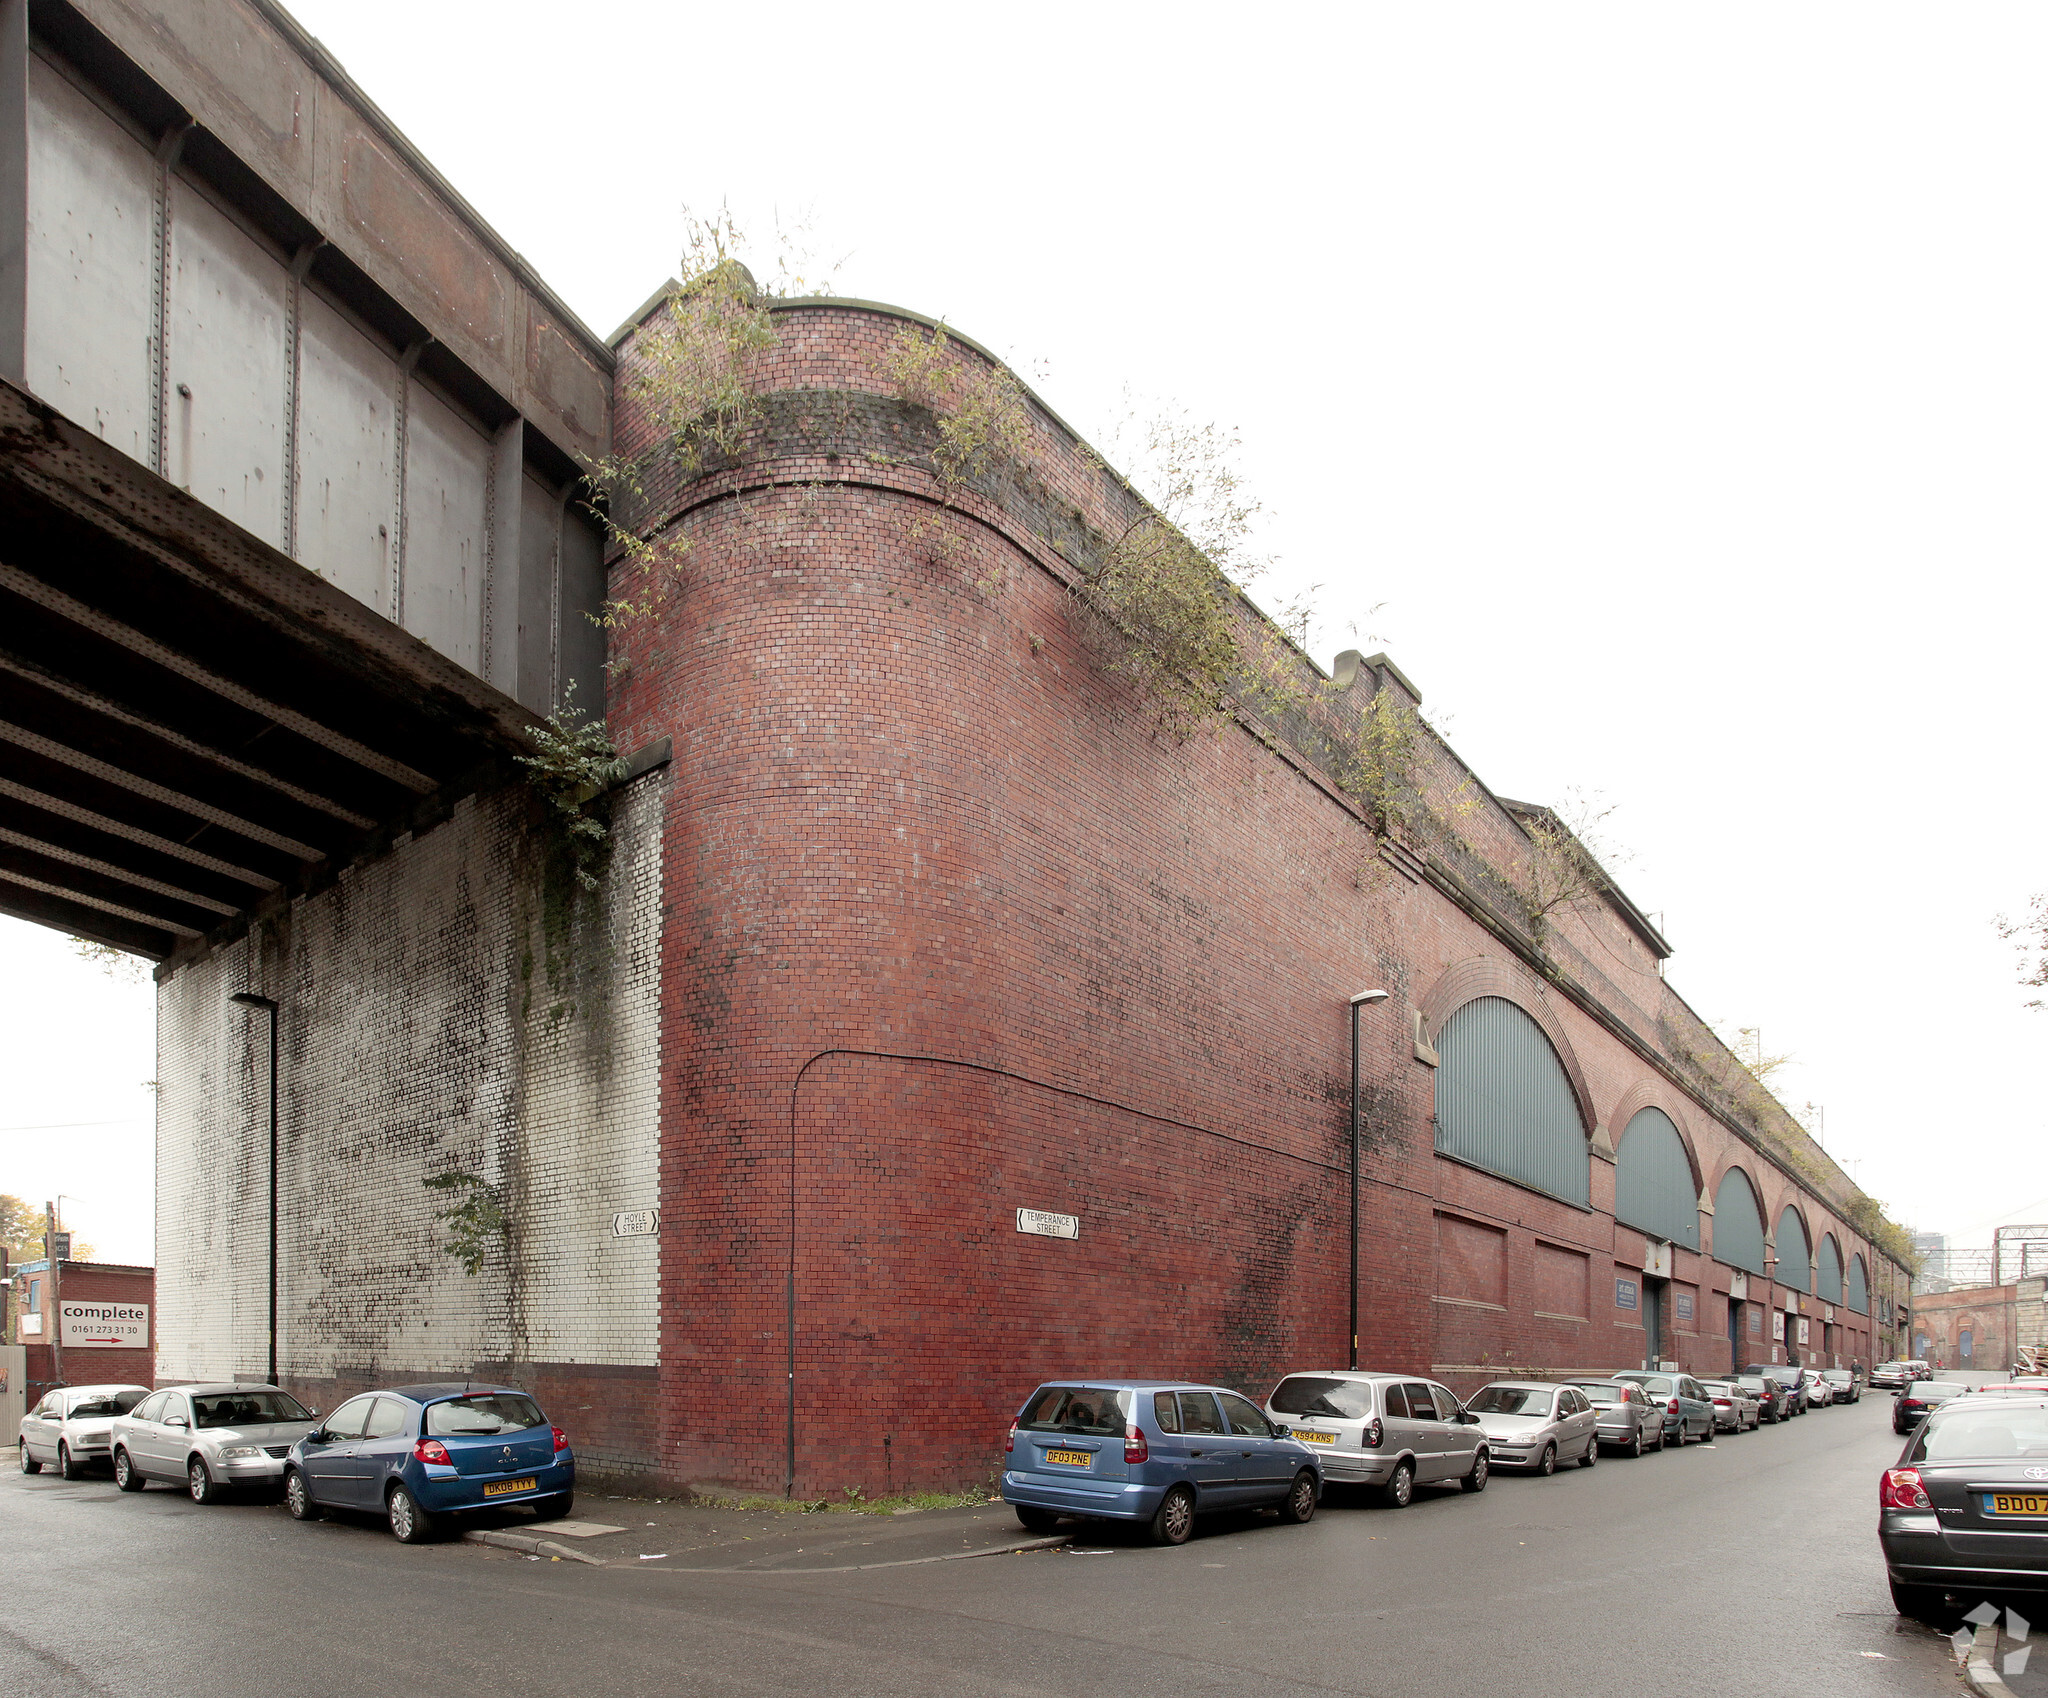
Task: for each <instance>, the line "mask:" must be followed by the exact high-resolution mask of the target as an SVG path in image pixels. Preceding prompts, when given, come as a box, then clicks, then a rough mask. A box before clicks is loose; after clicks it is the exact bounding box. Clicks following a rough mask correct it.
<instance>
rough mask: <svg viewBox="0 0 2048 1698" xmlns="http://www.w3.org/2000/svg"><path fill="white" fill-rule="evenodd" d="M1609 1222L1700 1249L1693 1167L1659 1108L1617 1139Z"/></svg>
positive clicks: (1641, 1115)
mask: <svg viewBox="0 0 2048 1698" xmlns="http://www.w3.org/2000/svg"><path fill="white" fill-rule="evenodd" d="M1614 1218H1615V1219H1616V1220H1618V1221H1622V1222H1624V1223H1625V1224H1627V1225H1629V1226H1632V1227H1634V1228H1635V1229H1636V1230H1637V1231H1639V1232H1647V1233H1649V1234H1650V1235H1651V1236H1652V1237H1653V1238H1668V1239H1670V1240H1671V1242H1672V1243H1674V1244H1683V1245H1684V1246H1685V1247H1686V1248H1687V1249H1688V1250H1697V1249H1698V1248H1699V1247H1700V1198H1699V1192H1698V1191H1696V1190H1695V1189H1694V1188H1693V1179H1692V1163H1691V1162H1689V1161H1687V1160H1686V1157H1685V1143H1684V1141H1683V1140H1682V1139H1681V1138H1680V1137H1679V1136H1678V1128H1677V1127H1676V1126H1674V1125H1672V1124H1671V1117H1670V1116H1669V1115H1668V1114H1666V1113H1665V1112H1664V1111H1663V1110H1662V1109H1661V1108H1646V1109H1644V1110H1642V1111H1641V1112H1640V1113H1638V1114H1637V1115H1636V1116H1635V1117H1634V1118H1633V1119H1631V1120H1630V1121H1629V1123H1628V1126H1627V1127H1626V1129H1625V1130H1624V1131H1623V1132H1622V1134H1621V1148H1620V1149H1619V1150H1617V1151H1615V1154H1614Z"/></svg>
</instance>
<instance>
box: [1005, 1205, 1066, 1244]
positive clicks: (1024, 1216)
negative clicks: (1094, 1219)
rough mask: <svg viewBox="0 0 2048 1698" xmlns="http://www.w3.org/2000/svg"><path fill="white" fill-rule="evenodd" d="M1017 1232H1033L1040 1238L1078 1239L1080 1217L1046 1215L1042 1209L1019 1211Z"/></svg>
mask: <svg viewBox="0 0 2048 1698" xmlns="http://www.w3.org/2000/svg"><path fill="white" fill-rule="evenodd" d="M1017 1230H1018V1231H1019V1232H1035V1233H1037V1234H1038V1235H1039V1236H1040V1237H1041V1238H1079V1237H1080V1236H1081V1217H1080V1216H1079V1215H1053V1214H1047V1213H1046V1212H1045V1210H1043V1209H1019V1210H1018V1211H1017Z"/></svg>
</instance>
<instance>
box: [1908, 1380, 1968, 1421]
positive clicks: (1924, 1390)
mask: <svg viewBox="0 0 2048 1698" xmlns="http://www.w3.org/2000/svg"><path fill="white" fill-rule="evenodd" d="M1969 1389H1970V1388H1969V1387H1968V1386H1966V1385H1964V1384H1963V1382H1962V1381H1961V1380H1921V1381H1919V1382H1918V1383H1917V1384H1914V1385H1910V1386H1908V1387H1907V1388H1906V1389H1905V1390H1904V1391H1902V1392H1900V1393H1899V1395H1898V1396H1897V1397H1895V1398H1893V1399H1892V1431H1893V1432H1895V1433H1910V1432H1911V1431H1912V1430H1913V1429H1914V1428H1915V1427H1917V1426H1919V1425H1920V1423H1921V1422H1922V1421H1924V1420H1926V1419H1927V1416H1928V1413H1929V1412H1930V1411H1931V1410H1933V1409H1934V1408H1936V1407H1937V1406H1938V1405H1940V1404H1943V1403H1946V1402H1948V1400H1949V1399H1950V1398H1952V1397H1961V1396H1963V1395H1964V1394H1965V1393H1967V1392H1968V1391H1969Z"/></svg>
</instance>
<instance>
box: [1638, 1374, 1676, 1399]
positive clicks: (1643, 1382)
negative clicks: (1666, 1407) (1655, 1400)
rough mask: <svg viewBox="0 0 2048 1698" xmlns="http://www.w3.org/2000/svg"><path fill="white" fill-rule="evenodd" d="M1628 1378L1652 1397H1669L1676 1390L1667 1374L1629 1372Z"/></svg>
mask: <svg viewBox="0 0 2048 1698" xmlns="http://www.w3.org/2000/svg"><path fill="white" fill-rule="evenodd" d="M1629 1378H1630V1379H1632V1380H1634V1381H1635V1383H1636V1384H1637V1385H1639V1386H1641V1387H1642V1388H1643V1389H1644V1390H1645V1391H1647V1392H1648V1393H1650V1395H1651V1396H1652V1397H1670V1396H1672V1395H1673V1394H1674V1393H1675V1392H1676V1391H1677V1390H1678V1387H1677V1386H1676V1385H1674V1384H1673V1383H1672V1380H1671V1376H1670V1375H1669V1374H1631V1375H1629Z"/></svg>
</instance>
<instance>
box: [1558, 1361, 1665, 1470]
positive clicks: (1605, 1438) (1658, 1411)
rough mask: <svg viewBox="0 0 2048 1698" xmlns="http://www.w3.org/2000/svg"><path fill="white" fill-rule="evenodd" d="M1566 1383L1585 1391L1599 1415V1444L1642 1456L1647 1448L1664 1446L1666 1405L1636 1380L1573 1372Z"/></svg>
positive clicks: (1589, 1401)
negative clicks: (1657, 1401)
mask: <svg viewBox="0 0 2048 1698" xmlns="http://www.w3.org/2000/svg"><path fill="white" fill-rule="evenodd" d="M1564 1383H1565V1384H1566V1385H1571V1386H1577V1387H1578V1388H1579V1390H1580V1391H1582V1392H1584V1393H1585V1394H1586V1401H1587V1402H1588V1403H1590V1404H1592V1406H1593V1408H1594V1411H1595V1412H1596V1413H1597V1414H1598V1415H1599V1417H1600V1424H1599V1428H1598V1431H1599V1434H1600V1443H1602V1444H1604V1445H1605V1446H1607V1448H1608V1449H1609V1450H1619V1451H1623V1452H1626V1453H1627V1454H1628V1455H1630V1456H1641V1455H1642V1454H1643V1452H1644V1451H1646V1450H1662V1449H1663V1448H1664V1406H1663V1405H1662V1404H1661V1403H1656V1402H1653V1401H1652V1400H1651V1397H1650V1394H1649V1393H1648V1392H1647V1391H1645V1390H1644V1389H1643V1388H1642V1387H1641V1386H1639V1385H1637V1384H1636V1383H1635V1382H1634V1381H1632V1380H1630V1381H1621V1380H1611V1379H1609V1378H1608V1377H1607V1376H1606V1375H1604V1374H1602V1375H1598V1376H1593V1375H1587V1376H1583V1377H1582V1376H1580V1375H1577V1374H1574V1375H1573V1376H1571V1377H1570V1378H1569V1379H1567V1380H1566V1381H1565V1382H1564Z"/></svg>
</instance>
